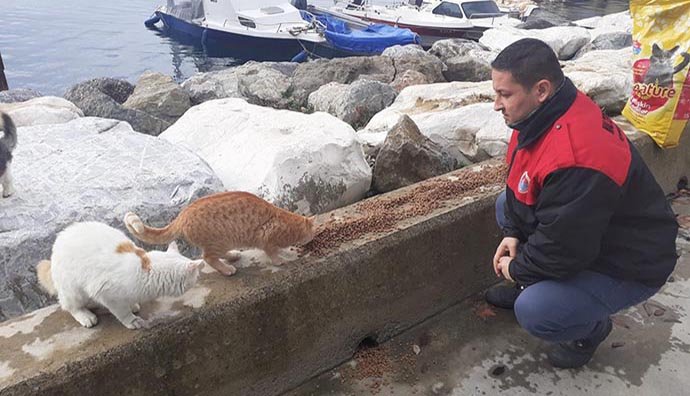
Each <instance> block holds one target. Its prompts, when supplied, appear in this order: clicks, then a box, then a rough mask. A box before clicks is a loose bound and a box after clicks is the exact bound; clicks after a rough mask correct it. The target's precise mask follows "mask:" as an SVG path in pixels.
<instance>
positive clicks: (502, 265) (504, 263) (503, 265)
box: [498, 256, 513, 281]
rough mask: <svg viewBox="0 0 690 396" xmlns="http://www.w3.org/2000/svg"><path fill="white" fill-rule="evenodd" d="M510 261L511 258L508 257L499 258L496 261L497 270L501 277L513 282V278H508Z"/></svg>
mask: <svg viewBox="0 0 690 396" xmlns="http://www.w3.org/2000/svg"><path fill="white" fill-rule="evenodd" d="M512 261H513V258H512V257H508V256H504V257H501V258H500V259H499V260H498V270H499V271H501V274H502V275H503V277H504V278H506V279H508V280H509V281H513V278H511V277H510V271H509V270H508V268H509V267H510V263H511V262H512Z"/></svg>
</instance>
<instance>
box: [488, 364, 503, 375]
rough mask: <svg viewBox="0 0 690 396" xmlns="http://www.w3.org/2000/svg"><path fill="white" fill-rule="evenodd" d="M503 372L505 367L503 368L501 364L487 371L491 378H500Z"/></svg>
mask: <svg viewBox="0 0 690 396" xmlns="http://www.w3.org/2000/svg"><path fill="white" fill-rule="evenodd" d="M505 372H506V366H504V365H502V364H497V365H495V366H493V367H492V368H491V369H489V374H490V375H491V376H492V377H500V376H502V375H503V373H505Z"/></svg>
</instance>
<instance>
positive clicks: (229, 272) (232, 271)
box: [218, 264, 237, 276]
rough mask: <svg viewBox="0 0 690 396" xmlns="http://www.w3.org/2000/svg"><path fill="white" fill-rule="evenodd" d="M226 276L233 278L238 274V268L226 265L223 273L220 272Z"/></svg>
mask: <svg viewBox="0 0 690 396" xmlns="http://www.w3.org/2000/svg"><path fill="white" fill-rule="evenodd" d="M218 272H220V273H221V274H223V275H225V276H233V275H235V274H236V273H237V268H235V266H234V265H230V264H228V265H226V266H225V267H224V268H223V269H222V270H221V271H218Z"/></svg>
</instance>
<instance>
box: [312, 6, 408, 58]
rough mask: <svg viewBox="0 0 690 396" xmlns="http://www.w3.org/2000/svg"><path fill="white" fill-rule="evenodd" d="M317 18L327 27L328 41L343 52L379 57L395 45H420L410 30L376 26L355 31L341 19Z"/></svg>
mask: <svg viewBox="0 0 690 396" xmlns="http://www.w3.org/2000/svg"><path fill="white" fill-rule="evenodd" d="M317 18H318V19H319V21H321V22H322V23H323V24H324V25H326V32H325V33H324V34H325V36H326V40H328V42H329V43H330V44H331V45H332V46H333V47H335V48H337V49H339V50H342V51H348V52H353V53H355V54H359V55H379V54H381V53H382V52H383V50H385V49H386V48H388V47H392V46H394V45H406V44H419V36H417V34H416V33H414V32H412V31H411V30H410V29H401V28H397V27H393V26H389V25H383V24H375V25H369V26H367V27H366V28H362V29H354V30H353V29H350V27H349V26H348V25H347V24H346V23H345V22H344V21H342V20H340V19H337V18H334V17H330V16H327V15H319V16H318V17H317Z"/></svg>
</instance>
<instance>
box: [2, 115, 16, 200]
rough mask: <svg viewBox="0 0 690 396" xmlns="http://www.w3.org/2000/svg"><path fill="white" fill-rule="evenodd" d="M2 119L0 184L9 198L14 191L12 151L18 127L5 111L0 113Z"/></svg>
mask: <svg viewBox="0 0 690 396" xmlns="http://www.w3.org/2000/svg"><path fill="white" fill-rule="evenodd" d="M0 121H2V124H0V130H2V131H3V137H2V138H0V185H2V197H3V198H7V197H9V196H10V195H12V194H13V193H14V186H13V185H12V173H11V171H10V165H11V164H12V151H14V148H15V147H16V146H17V128H16V127H15V126H14V122H12V119H11V118H10V116H8V115H7V114H5V113H0Z"/></svg>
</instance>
